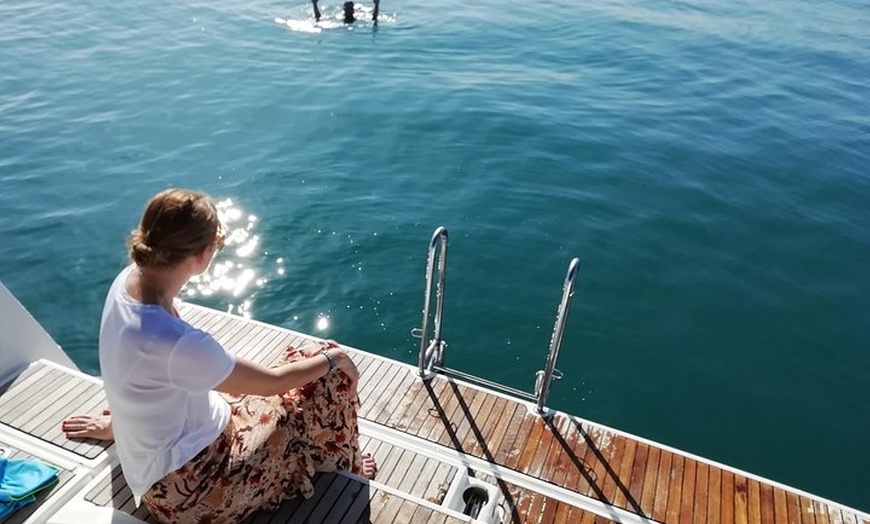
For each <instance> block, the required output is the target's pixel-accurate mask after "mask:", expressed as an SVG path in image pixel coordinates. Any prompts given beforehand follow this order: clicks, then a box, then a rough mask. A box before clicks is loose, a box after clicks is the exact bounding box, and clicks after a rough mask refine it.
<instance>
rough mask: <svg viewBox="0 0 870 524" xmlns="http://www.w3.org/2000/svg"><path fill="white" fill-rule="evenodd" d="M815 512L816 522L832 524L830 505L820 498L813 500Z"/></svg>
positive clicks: (818, 523) (817, 523)
mask: <svg viewBox="0 0 870 524" xmlns="http://www.w3.org/2000/svg"><path fill="white" fill-rule="evenodd" d="M813 513H814V514H815V517H816V524H831V520H830V518H829V517H828V506H827V504H824V503H822V502H821V501H819V500H813Z"/></svg>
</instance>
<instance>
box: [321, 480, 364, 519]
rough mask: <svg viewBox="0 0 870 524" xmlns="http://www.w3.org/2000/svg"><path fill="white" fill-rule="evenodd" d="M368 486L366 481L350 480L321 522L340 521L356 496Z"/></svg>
mask: <svg viewBox="0 0 870 524" xmlns="http://www.w3.org/2000/svg"><path fill="white" fill-rule="evenodd" d="M367 486H368V484H367V483H365V482H359V481H357V480H351V481H349V482H348V483H347V485H346V486H345V488H344V491H342V492H341V494H340V495H339V496H338V499H337V500H336V501H335V503H334V504H333V505H332V507H331V508H329V512H328V513H327V514H326V515H324V516H323V520H321V522H340V521H341V519H343V518H344V515H345V513H347V512H348V510H349V509H350V507H351V505H352V504H353V503H354V501H355V500H356V498H357V497H358V496H360V493H361V492H362V491H363V490H364V489H366V488H367ZM315 522H316V521H315Z"/></svg>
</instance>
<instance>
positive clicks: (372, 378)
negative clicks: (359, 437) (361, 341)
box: [357, 360, 391, 418]
mask: <svg viewBox="0 0 870 524" xmlns="http://www.w3.org/2000/svg"><path fill="white" fill-rule="evenodd" d="M390 367H391V366H390V364H389V363H387V362H384V361H381V360H379V361H377V362H373V363H372V366H371V367H370V368H369V369H368V370H367V372H366V378H365V381H363V375H362V374H360V386H361V387H359V388H357V389H358V392H359V401H360V411H359V416H360V417H361V418H366V415H367V414H368V412H369V411H370V410H371V406H372V405H374V403H375V402H376V401H377V399H378V398H379V397H380V396H381V394H383V392H384V387H385V386H386V384H387V383H388V382H389V378H388V374H389V370H390Z"/></svg>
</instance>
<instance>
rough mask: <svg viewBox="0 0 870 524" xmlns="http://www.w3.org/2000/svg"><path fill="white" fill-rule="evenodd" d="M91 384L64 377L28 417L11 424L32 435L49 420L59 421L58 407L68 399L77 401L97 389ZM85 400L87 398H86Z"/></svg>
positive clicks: (35, 406) (78, 378)
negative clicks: (61, 382) (89, 391)
mask: <svg viewBox="0 0 870 524" xmlns="http://www.w3.org/2000/svg"><path fill="white" fill-rule="evenodd" d="M98 387H99V386H96V384H94V383H93V382H91V381H89V380H85V379H83V378H80V377H74V376H72V375H69V376H67V377H65V379H64V381H63V384H62V385H60V384H58V385H57V389H55V390H54V391H52V392H51V393H50V394H48V395H46V398H44V399H42V401H41V402H37V403H36V404H35V405H34V407H33V408H32V410H36V411H35V412H33V414H32V415H31V416H29V417H27V416H26V418H23V419H21V420H16V421H14V422H13V425H15V426H16V427H17V428H18V429H19V430H20V431H23V432H25V433H28V434H33V433H34V429H36V428H37V427H38V426H39V425H41V424H43V423H46V422H48V421H51V420H59V419H60V417H59V416H58V406H62V405H65V404H66V402H67V401H69V400H70V399H78V398H81V397H82V396H83V395H85V394H86V393H87V392H88V390H89V389H90V390H91V391H93V390H94V389H96V388H98ZM86 398H87V397H86Z"/></svg>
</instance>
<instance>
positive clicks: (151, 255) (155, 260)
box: [127, 189, 220, 267]
mask: <svg viewBox="0 0 870 524" xmlns="http://www.w3.org/2000/svg"><path fill="white" fill-rule="evenodd" d="M219 231H220V220H219V219H218V214H217V209H216V208H215V205H214V203H213V202H212V201H211V199H210V198H209V197H208V196H207V195H205V194H204V193H199V192H197V191H190V190H187V189H167V190H165V191H161V192H160V193H157V194H156V195H154V196H153V197H152V198H151V200H149V201H148V205H146V206H145V213H143V215H142V221H141V222H140V223H139V227H138V228H136V229H134V230H133V231H131V232H130V236H129V237H128V238H127V248H128V254H129V256H130V260H132V261H133V262H135V263H136V265H138V266H140V267H168V266H174V265H176V264H178V263H179V262H181V261H182V260H184V259H185V258H187V257H188V256H190V255H193V254H196V253H200V252H202V250H203V249H205V248H206V247H208V246H209V245H211V244H213V243H214V242H215V241H216V239H217V235H218V233H219Z"/></svg>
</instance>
